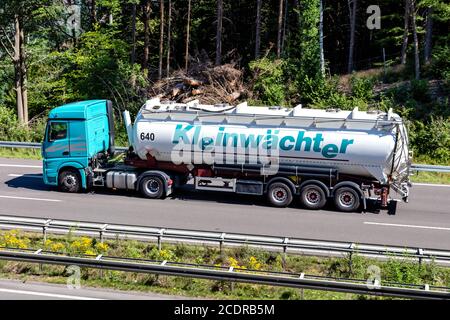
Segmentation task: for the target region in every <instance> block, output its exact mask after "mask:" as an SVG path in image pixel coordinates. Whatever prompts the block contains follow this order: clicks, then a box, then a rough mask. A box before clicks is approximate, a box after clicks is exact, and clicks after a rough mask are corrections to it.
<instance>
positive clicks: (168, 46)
mask: <svg viewBox="0 0 450 320" xmlns="http://www.w3.org/2000/svg"><path fill="white" fill-rule="evenodd" d="M171 20H172V0H169V13H168V16H167V66H166V76H167V77H168V76H169V73H170V41H171V34H170V33H171V32H172V31H171V27H172V26H171V22H172V21H171Z"/></svg>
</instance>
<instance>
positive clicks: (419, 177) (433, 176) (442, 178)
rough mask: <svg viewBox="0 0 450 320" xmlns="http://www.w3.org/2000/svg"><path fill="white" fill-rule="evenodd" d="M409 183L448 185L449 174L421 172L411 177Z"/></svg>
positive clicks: (449, 181)
mask: <svg viewBox="0 0 450 320" xmlns="http://www.w3.org/2000/svg"><path fill="white" fill-rule="evenodd" d="M411 181H412V182H419V183H432V184H450V173H443V172H426V171H421V172H417V173H415V174H414V175H412V176H411Z"/></svg>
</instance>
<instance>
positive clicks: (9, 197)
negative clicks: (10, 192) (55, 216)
mask: <svg viewBox="0 0 450 320" xmlns="http://www.w3.org/2000/svg"><path fill="white" fill-rule="evenodd" d="M0 198H7V199H17V200H34V201H47V202H61V200H57V199H45V198H27V197H16V196H1V195H0Z"/></svg>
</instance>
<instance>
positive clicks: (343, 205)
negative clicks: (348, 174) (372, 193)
mask: <svg viewBox="0 0 450 320" xmlns="http://www.w3.org/2000/svg"><path fill="white" fill-rule="evenodd" d="M359 197H360V196H359V194H358V192H357V191H356V190H355V189H353V188H351V187H340V188H339V189H337V190H336V191H335V193H334V204H335V205H336V208H337V209H338V210H339V211H343V212H352V211H356V210H358V208H359V206H360V204H361V202H360V199H359Z"/></svg>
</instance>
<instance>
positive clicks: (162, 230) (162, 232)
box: [158, 229, 166, 251]
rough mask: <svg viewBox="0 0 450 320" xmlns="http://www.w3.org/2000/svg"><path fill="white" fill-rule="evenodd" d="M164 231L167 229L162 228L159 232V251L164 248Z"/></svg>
mask: <svg viewBox="0 0 450 320" xmlns="http://www.w3.org/2000/svg"><path fill="white" fill-rule="evenodd" d="M164 231H166V229H161V230H159V232H158V251H161V249H162V237H163V234H164Z"/></svg>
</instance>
